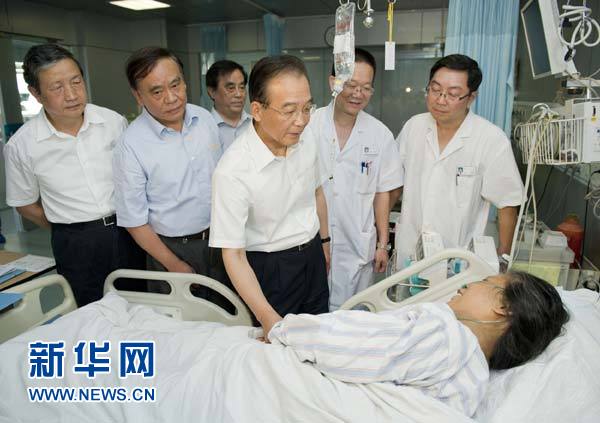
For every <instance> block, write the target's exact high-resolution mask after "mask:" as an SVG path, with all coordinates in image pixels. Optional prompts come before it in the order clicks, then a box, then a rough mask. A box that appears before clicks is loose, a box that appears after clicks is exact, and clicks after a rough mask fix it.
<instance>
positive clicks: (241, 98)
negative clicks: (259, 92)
mask: <svg viewBox="0 0 600 423" xmlns="http://www.w3.org/2000/svg"><path fill="white" fill-rule="evenodd" d="M247 78H248V77H247V75H246V71H244V68H243V67H242V66H241V65H240V64H238V63H236V62H232V61H231V60H219V61H217V62H215V63H213V64H212V66H211V67H210V68H209V69H208V72H206V89H207V92H208V95H209V97H210V98H211V99H212V101H213V105H214V107H213V109H212V110H211V112H210V113H211V115H212V117H213V119H214V120H215V122H216V124H217V126H218V127H219V137H220V138H221V144H223V150H226V149H227V148H228V147H229V146H230V145H231V143H232V142H233V140H235V139H236V138H237V137H238V136H239V135H240V134H241V133H242V132H243V131H244V130H245V129H246V127H247V126H248V125H249V124H250V122H251V120H252V119H251V116H250V115H249V114H248V113H246V111H245V110H244V102H245V101H246V83H247Z"/></svg>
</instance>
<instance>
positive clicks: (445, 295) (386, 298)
mask: <svg viewBox="0 0 600 423" xmlns="http://www.w3.org/2000/svg"><path fill="white" fill-rule="evenodd" d="M453 258H460V259H462V260H464V261H465V262H466V263H467V264H468V266H467V269H466V270H463V271H462V272H460V273H458V274H456V275H454V276H452V277H450V278H448V279H446V280H444V281H442V282H440V283H438V284H437V285H435V286H432V287H430V288H427V289H424V290H423V291H421V292H419V293H418V294H416V295H413V296H410V297H408V298H405V299H401V300H400V301H394V300H392V299H391V298H390V297H391V295H390V294H389V291H390V289H392V288H394V287H396V286H398V285H399V284H405V285H410V283H409V282H408V281H409V280H410V277H411V276H413V275H418V274H419V273H421V272H422V271H424V270H425V269H427V268H429V267H432V266H435V265H436V264H438V263H439V262H440V261H443V260H449V259H453ZM496 273H497V272H495V271H494V269H492V267H491V266H490V265H489V264H487V263H486V262H485V261H483V260H482V259H481V258H479V257H478V256H476V255H475V254H473V253H472V252H470V251H467V250H460V249H456V248H449V249H446V250H444V251H440V252H439V253H437V254H434V255H432V256H431V257H427V258H426V259H423V260H421V261H418V262H416V263H413V264H412V265H411V266H409V267H407V268H405V269H403V270H401V271H400V272H398V273H394V274H393V275H391V276H389V277H388V278H386V279H384V280H382V281H381V282H378V283H376V284H374V285H372V286H370V287H369V288H367V289H365V290H364V291H362V292H359V293H358V294H356V295H355V296H353V297H352V298H350V299H349V300H348V301H346V302H345V303H344V304H342V306H341V307H340V309H342V310H350V309H353V308H357V307H359V306H363V307H366V308H368V309H369V311H372V312H378V311H384V310H391V309H395V308H398V307H399V306H404V305H408V304H414V303H421V302H434V301H447V300H449V299H450V298H451V297H452V296H453V295H454V294H455V293H456V291H457V290H458V289H459V288H460V287H462V286H463V285H466V284H469V283H471V282H477V281H480V280H482V279H484V278H486V277H488V276H491V275H495V274H496ZM419 287H420V288H422V287H421V286H419Z"/></svg>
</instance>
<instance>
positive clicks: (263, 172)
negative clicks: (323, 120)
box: [209, 124, 320, 252]
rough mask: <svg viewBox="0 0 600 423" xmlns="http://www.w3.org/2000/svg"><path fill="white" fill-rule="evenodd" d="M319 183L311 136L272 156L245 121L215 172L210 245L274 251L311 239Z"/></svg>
mask: <svg viewBox="0 0 600 423" xmlns="http://www.w3.org/2000/svg"><path fill="white" fill-rule="evenodd" d="M319 186H320V176H319V168H318V158H317V150H316V146H315V144H314V142H312V141H311V140H309V139H307V140H304V139H303V138H301V139H300V141H299V142H298V143H297V144H296V145H294V146H292V147H288V149H287V153H286V157H276V156H274V155H273V153H271V151H270V150H269V149H268V148H267V146H266V145H265V144H264V143H263V141H262V140H261V139H260V137H259V136H258V134H257V133H256V130H255V129H254V125H253V124H250V125H248V128H247V129H246V131H244V132H243V133H242V134H241V135H240V136H239V138H238V139H237V140H236V142H234V143H233V144H232V145H231V146H230V147H229V148H228V149H227V151H225V153H224V154H223V157H222V158H221V160H220V161H219V163H218V165H217V168H216V170H215V172H214V174H213V187H212V212H211V224H210V241H209V245H210V246H212V247H221V248H244V249H246V250H247V251H264V252H273V251H281V250H285V249H287V248H291V247H294V246H297V245H301V244H304V243H306V242H308V241H310V240H311V239H312V238H314V236H315V235H316V234H317V232H318V230H319V220H318V217H317V209H316V199H315V190H316V189H317V188H318V187H319Z"/></svg>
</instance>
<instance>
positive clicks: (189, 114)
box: [142, 104, 199, 138]
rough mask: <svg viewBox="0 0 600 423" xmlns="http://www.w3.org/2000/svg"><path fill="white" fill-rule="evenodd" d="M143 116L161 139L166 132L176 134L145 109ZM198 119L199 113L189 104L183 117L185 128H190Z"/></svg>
mask: <svg viewBox="0 0 600 423" xmlns="http://www.w3.org/2000/svg"><path fill="white" fill-rule="evenodd" d="M142 116H143V117H144V119H145V120H146V122H147V123H148V125H149V126H150V128H151V129H152V131H153V132H154V133H155V134H156V136H157V137H159V138H160V137H161V136H162V135H163V134H164V133H165V132H174V131H173V129H171V128H168V127H166V126H165V125H163V124H162V123H160V122H159V121H158V120H156V119H155V118H154V116H152V115H151V114H150V112H149V111H148V109H146V108H145V107H144V110H143V111H142ZM198 117H199V116H198V113H197V112H196V111H195V110H194V108H192V107H190V105H189V104H186V105H185V113H184V115H183V127H184V128H189V127H190V126H191V125H192V124H193V123H194V122H195V121H196V120H197V119H198Z"/></svg>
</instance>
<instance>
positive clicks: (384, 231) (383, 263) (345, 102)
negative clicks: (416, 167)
mask: <svg viewBox="0 0 600 423" xmlns="http://www.w3.org/2000/svg"><path fill="white" fill-rule="evenodd" d="M354 56H355V64H354V73H353V75H352V78H351V79H350V80H348V81H346V83H345V85H344V89H343V91H342V92H341V93H340V94H339V95H338V96H337V98H336V99H335V100H334V101H332V102H331V103H330V104H329V105H328V106H327V107H323V108H321V109H319V110H317V111H316V112H315V114H314V115H313V117H312V118H311V122H310V124H309V126H308V127H307V129H306V134H307V136H311V137H313V138H315V139H316V143H317V145H318V146H319V158H320V164H321V174H322V176H323V177H324V182H323V191H324V193H325V197H326V199H327V208H328V221H329V224H330V228H331V229H330V233H331V238H332V252H331V273H330V280H331V295H330V308H331V309H332V310H335V309H337V308H339V307H340V306H341V305H342V304H343V303H344V302H345V301H346V300H347V299H348V298H350V297H351V296H353V295H354V294H356V293H357V292H359V291H361V290H363V289H365V288H367V287H368V286H369V285H370V284H371V282H372V279H373V270H375V272H384V271H385V270H386V267H387V262H388V227H389V223H388V219H389V211H390V205H389V204H390V203H389V202H390V191H391V190H393V189H396V188H398V187H399V186H400V185H401V184H402V183H401V174H400V165H399V163H398V160H397V155H398V152H397V146H396V143H395V142H394V137H393V135H392V133H391V132H390V130H389V129H388V128H387V127H386V126H385V125H384V124H383V123H381V122H380V121H379V120H377V119H376V118H374V117H373V116H371V115H369V114H368V113H366V112H364V109H365V107H367V105H368V104H369V101H370V100H371V97H372V95H373V91H374V89H373V79H374V77H375V70H376V64H375V58H374V57H373V56H372V55H371V53H369V52H368V51H366V50H363V49H360V48H357V49H355V54H354ZM329 82H330V85H331V87H333V84H334V82H335V76H334V72H333V70H332V73H331V76H330V78H329Z"/></svg>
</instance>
